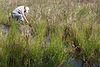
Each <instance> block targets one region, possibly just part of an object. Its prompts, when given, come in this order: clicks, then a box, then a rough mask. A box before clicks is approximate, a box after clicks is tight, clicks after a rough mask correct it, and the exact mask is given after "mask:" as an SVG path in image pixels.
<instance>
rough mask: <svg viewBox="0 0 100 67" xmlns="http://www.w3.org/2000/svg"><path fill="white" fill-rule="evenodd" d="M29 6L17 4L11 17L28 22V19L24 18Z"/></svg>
mask: <svg viewBox="0 0 100 67" xmlns="http://www.w3.org/2000/svg"><path fill="white" fill-rule="evenodd" d="M28 11H29V7H27V6H19V7H17V8H16V9H14V10H13V12H12V18H16V19H17V20H18V21H24V20H25V21H26V22H27V23H29V21H28V20H27V18H26V15H25V13H28Z"/></svg>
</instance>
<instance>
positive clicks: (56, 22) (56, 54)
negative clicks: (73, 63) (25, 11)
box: [0, 0, 100, 67]
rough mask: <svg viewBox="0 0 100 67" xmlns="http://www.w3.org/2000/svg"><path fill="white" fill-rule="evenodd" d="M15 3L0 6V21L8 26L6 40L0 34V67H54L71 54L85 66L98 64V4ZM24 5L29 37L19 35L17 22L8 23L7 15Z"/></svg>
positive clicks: (67, 1) (70, 2)
mask: <svg viewBox="0 0 100 67" xmlns="http://www.w3.org/2000/svg"><path fill="white" fill-rule="evenodd" d="M1 1H2V0H1ZM1 1H0V2H1ZM18 1H19V0H15V1H13V2H12V1H10V0H5V1H2V3H0V8H1V7H2V8H1V10H0V22H3V23H10V24H11V25H10V27H9V28H8V34H7V37H6V38H5V37H3V36H4V35H2V34H0V66H1V67H57V66H58V65H59V64H60V63H62V62H63V61H64V59H65V58H66V57H67V58H68V59H69V58H70V56H71V54H75V55H76V56H77V57H82V59H83V61H84V63H86V62H87V61H88V62H89V63H91V64H92V63H93V62H94V61H93V60H95V62H97V63H98V64H99V65H100V63H99V62H100V57H99V56H100V31H99V30H100V24H99V19H98V18H99V14H100V13H99V11H100V9H99V6H98V5H99V4H96V3H88V2H86V3H85V2H83V3H82V2H80V3H77V2H73V1H69V0H66V1H64V0H62V1H60V0H56V1H52V0H50V1H45V0H43V1H39V0H29V1H26V0H22V1H20V3H19V2H18ZM6 2H8V3H6ZM4 4H5V5H4ZM23 4H24V5H27V6H29V7H30V13H29V15H28V19H29V20H30V24H31V27H30V26H28V27H30V28H31V29H32V31H31V33H32V34H33V36H32V37H28V36H26V35H25V36H22V34H21V32H22V31H21V30H20V23H18V22H17V21H16V20H12V22H9V21H7V20H8V17H9V13H10V12H11V11H12V10H13V9H14V8H15V7H17V6H19V5H23ZM21 26H23V25H21ZM28 27H27V29H28ZM24 29H26V28H23V30H24ZM1 32H2V31H1ZM77 47H79V49H80V50H77ZM77 57H75V58H77ZM68 59H67V60H68ZM84 63H83V65H84ZM66 64H68V63H66ZM91 64H90V65H91Z"/></svg>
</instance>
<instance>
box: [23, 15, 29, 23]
mask: <svg viewBox="0 0 100 67" xmlns="http://www.w3.org/2000/svg"><path fill="white" fill-rule="evenodd" d="M23 18H24V20H25V21H26V22H27V23H29V21H28V20H27V18H26V16H25V15H23Z"/></svg>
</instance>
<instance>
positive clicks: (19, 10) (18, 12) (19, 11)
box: [13, 6, 25, 14]
mask: <svg viewBox="0 0 100 67" xmlns="http://www.w3.org/2000/svg"><path fill="white" fill-rule="evenodd" d="M24 8H25V6H19V7H17V8H16V9H15V10H13V13H16V14H24Z"/></svg>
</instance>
